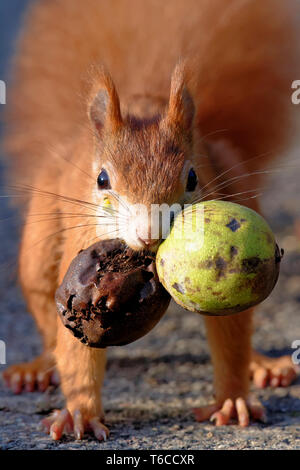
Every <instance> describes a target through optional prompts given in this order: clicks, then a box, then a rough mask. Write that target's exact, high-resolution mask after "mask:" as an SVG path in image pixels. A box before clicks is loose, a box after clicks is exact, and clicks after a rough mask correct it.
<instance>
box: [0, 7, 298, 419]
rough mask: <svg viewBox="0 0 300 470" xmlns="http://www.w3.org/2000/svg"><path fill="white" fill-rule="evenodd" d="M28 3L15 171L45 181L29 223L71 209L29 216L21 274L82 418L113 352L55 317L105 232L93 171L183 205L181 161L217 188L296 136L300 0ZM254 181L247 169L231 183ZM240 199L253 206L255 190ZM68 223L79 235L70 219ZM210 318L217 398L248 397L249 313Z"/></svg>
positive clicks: (136, 195) (12, 142)
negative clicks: (74, 268)
mask: <svg viewBox="0 0 300 470" xmlns="http://www.w3.org/2000/svg"><path fill="white" fill-rule="evenodd" d="M35 3H36V4H34V6H33V7H32V8H31V9H30V11H29V13H28V16H27V19H26V26H25V28H24V30H23V32H22V34H21V37H20V40H19V45H18V52H17V55H16V59H15V64H14V69H13V70H14V73H15V75H14V80H13V84H12V86H11V88H10V91H9V94H8V97H9V99H8V102H9V103H11V104H10V107H9V112H8V114H7V122H8V132H7V136H6V139H5V146H6V149H7V153H8V154H9V155H10V156H11V159H10V161H11V163H12V166H11V175H10V178H11V181H13V183H14V184H24V183H26V184H29V185H31V186H34V187H35V188H37V189H38V190H40V189H41V190H44V191H47V192H48V193H45V192H44V193H41V192H40V191H38V190H35V191H34V192H33V191H32V190H29V189H28V188H27V190H23V189H20V191H21V193H24V194H25V195H28V194H29V198H27V203H28V207H27V212H26V220H27V221H29V220H32V217H33V218H34V217H35V214H38V213H44V214H45V213H47V212H48V213H52V214H53V213H59V214H66V213H70V212H76V215H74V214H73V216H72V217H70V218H67V217H57V218H55V217H51V218H46V220H43V221H41V222H39V223H38V224H34V225H27V226H25V229H24V233H23V238H22V246H21V252H20V277H21V281H22V286H23V290H24V293H25V296H26V298H27V301H28V305H29V307H30V309H31V311H32V312H33V314H34V316H35V318H36V320H37V323H38V325H39V328H40V330H41V332H42V334H43V336H44V338H45V349H46V352H47V354H49V353H51V351H52V349H53V347H54V344H55V343H56V349H55V357H56V362H57V366H58V369H59V372H60V375H61V381H62V387H63V391H64V394H65V396H66V399H67V406H68V408H69V409H70V411H71V412H74V410H76V409H81V410H82V412H83V414H84V416H85V419H88V418H91V417H93V416H96V415H102V405H101V400H100V397H99V393H98V388H99V387H100V385H101V383H102V377H103V372H104V363H105V357H104V353H103V352H101V351H100V352H99V351H94V350H90V349H89V348H86V347H85V346H82V345H81V344H80V343H79V342H78V340H76V339H75V338H73V337H72V336H71V334H70V333H69V332H68V331H67V330H65V329H64V328H63V327H62V325H61V323H60V322H58V326H57V325H56V318H55V312H54V310H55V309H54V303H53V295H54V292H55V289H56V287H57V286H58V284H59V283H60V282H61V280H62V278H63V276H64V274H65V272H66V270H67V268H68V266H69V264H70V262H71V260H72V259H73V258H74V256H75V255H76V254H77V252H78V251H79V250H80V249H83V248H86V247H88V246H89V245H90V244H91V243H92V242H93V241H95V240H96V238H97V236H99V235H98V233H96V228H95V226H93V225H92V224H90V225H89V224H88V222H87V218H86V217H87V215H91V214H93V213H94V212H93V211H95V206H94V205H93V204H95V199H94V196H93V194H94V192H95V190H96V180H97V174H98V172H99V171H100V169H101V167H102V165H103V164H105V165H106V164H108V165H109V166H110V168H111V179H112V184H113V189H115V190H116V191H117V192H118V194H119V195H120V196H121V197H124V198H126V200H127V201H129V202H130V203H136V202H138V203H144V204H146V205H148V206H150V204H152V203H158V204H160V203H162V202H167V203H169V204H171V203H173V202H177V201H182V195H183V193H184V182H183V181H182V178H181V176H182V172H183V171H184V164H185V162H186V161H187V160H190V161H191V162H192V164H193V166H194V168H195V169H196V171H197V174H198V178H199V181H200V183H201V185H202V186H205V187H206V191H207V192H210V194H209V198H212V196H213V194H214V186H215V185H214V184H213V183H212V181H213V180H214V178H216V177H218V178H219V179H218V180H217V183H221V182H223V181H225V180H226V179H227V178H228V176H229V177H234V176H240V175H242V174H243V173H244V172H245V171H249V170H251V171H252V170H254V169H255V170H257V169H259V168H261V167H262V165H265V164H266V163H267V161H268V160H269V158H270V157H272V156H275V155H276V154H278V153H279V152H280V150H281V149H282V148H283V147H284V146H286V145H287V142H288V136H289V131H290V129H291V125H290V124H291V121H290V116H291V111H292V105H291V102H290V86H291V83H292V81H293V80H294V79H295V78H296V74H297V67H298V66H299V61H298V55H297V52H298V51H296V45H297V44H298V42H299V38H298V37H297V26H298V25H297V23H296V19H295V18H296V17H297V14H298V13H299V4H298V2H297V0H288V1H285V2H282V0H264V1H261V0H230V1H228V2H224V0H214V1H213V2H212V1H211V0H201V1H199V0H177V1H174V0H164V1H163V2H161V1H160V0H143V1H140V0H130V1H128V0H110V1H108V0H85V1H82V0H51V2H46V1H37V2H35ZM224 4H226V6H225V7H224ZM180 58H182V59H184V62H181V63H180V64H179V65H178V66H177V67H176V68H175V71H174V73H173V76H172V81H171V93H170V78H171V75H172V72H173V70H174V67H175V65H176V63H177V62H178V60H179V59H180ZM99 63H101V64H104V65H105V67H103V66H100V67H99V66H98V64H99ZM106 69H107V70H109V73H108V72H106ZM111 77H113V80H114V82H115V84H116V87H115V85H114V83H113V81H112V79H111ZM116 90H118V92H119V95H118V94H117V91H116ZM169 95H170V98H169ZM119 96H120V101H121V105H120V103H119ZM205 156H206V157H208V158H205ZM254 157H255V158H254ZM66 160H68V162H67V161H66ZM95 162H96V167H97V168H95V165H94V166H93V164H94V163H95ZM97 165H98V166H97ZM226 170H228V171H229V170H230V172H229V173H227V174H224V176H223V177H220V176H219V175H220V173H222V172H226ZM255 185H257V178H255V177H254V176H253V177H252V178H250V179H246V180H245V179H240V180H237V181H236V182H234V183H232V185H231V186H230V187H229V188H225V189H224V191H225V192H227V194H230V193H235V192H239V191H245V190H247V189H249V188H252V187H255ZM224 191H223V192H224ZM54 193H55V194H59V195H60V197H54V196H53V194H54ZM65 196H67V198H68V199H66V197H65ZM70 198H73V199H72V200H71V199H70ZM78 199H80V200H84V201H87V203H88V205H86V204H80V203H79V202H78ZM98 203H99V201H98ZM245 204H248V205H251V206H252V207H253V208H255V209H258V206H257V204H256V203H255V202H253V201H252V202H245ZM116 207H118V206H117V205H116ZM74 217H75V219H74ZM74 220H75V224H76V225H77V226H81V229H80V230H74V229H73V228H72V227H73V225H74ZM53 234H54V235H53ZM103 236H108V234H105V232H104V233H103ZM32 246H35V247H36V248H35V253H34V256H33V255H32V252H30V247H32ZM46 260H47V262H46ZM37 286H38V289H37ZM48 319H49V321H48ZM246 320H247V321H246ZM206 323H207V327H208V336H209V340H210V343H211V347H212V356H213V361H214V366H215V384H216V395H217V401H219V402H220V403H221V402H222V401H223V400H224V399H226V398H228V397H232V398H237V397H239V396H242V397H244V398H245V397H246V396H247V393H248V386H249V384H248V365H249V361H250V354H251V346H250V336H251V331H250V330H251V312H249V314H247V318H246V316H245V315H243V316H235V317H231V318H226V319H219V318H218V319H214V318H208V319H207V321H206ZM57 331H58V333H57Z"/></svg>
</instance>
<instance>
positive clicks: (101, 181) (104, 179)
mask: <svg viewBox="0 0 300 470" xmlns="http://www.w3.org/2000/svg"><path fill="white" fill-rule="evenodd" d="M97 184H98V188H99V189H110V187H111V186H110V181H109V176H108V173H107V171H106V170H104V169H103V168H102V170H101V171H100V173H99V176H98V178H97Z"/></svg>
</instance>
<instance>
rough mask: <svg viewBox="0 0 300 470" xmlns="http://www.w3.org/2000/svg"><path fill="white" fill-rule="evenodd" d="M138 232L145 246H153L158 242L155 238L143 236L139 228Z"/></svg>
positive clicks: (139, 238)
mask: <svg viewBox="0 0 300 470" xmlns="http://www.w3.org/2000/svg"><path fill="white" fill-rule="evenodd" d="M136 234H137V237H138V240H139V242H141V243H143V245H145V247H147V248H151V247H152V246H154V245H156V243H157V240H154V239H153V238H145V237H144V236H141V235H140V234H139V232H138V230H137V231H136Z"/></svg>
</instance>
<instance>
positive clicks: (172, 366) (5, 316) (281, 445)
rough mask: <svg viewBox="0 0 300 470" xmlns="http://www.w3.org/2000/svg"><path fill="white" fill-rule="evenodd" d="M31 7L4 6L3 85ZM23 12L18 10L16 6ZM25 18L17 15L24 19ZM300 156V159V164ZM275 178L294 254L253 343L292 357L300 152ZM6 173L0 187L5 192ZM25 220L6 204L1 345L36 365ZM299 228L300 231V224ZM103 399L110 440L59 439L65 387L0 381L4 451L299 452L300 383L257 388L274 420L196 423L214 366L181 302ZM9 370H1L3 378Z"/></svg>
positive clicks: (298, 331) (267, 207) (0, 242)
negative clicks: (24, 263)
mask: <svg viewBox="0 0 300 470" xmlns="http://www.w3.org/2000/svg"><path fill="white" fill-rule="evenodd" d="M24 3H26V2H24V1H22V2H21V1H16V0H12V1H11V0H10V1H9V0H5V1H3V2H1V3H0V18H1V19H0V32H1V33H0V34H1V36H0V41H1V48H0V49H1V50H0V79H1V77H3V74H4V66H5V63H6V60H7V57H8V55H9V53H10V50H11V40H12V38H13V37H14V34H15V29H16V27H17V25H18V16H19V13H20V9H18V7H19V8H20V5H21V4H24ZM16 8H17V9H16ZM16 12H17V13H18V14H17V15H16ZM295 160H298V162H297V163H295ZM283 161H284V162H285V163H284V168H283V170H282V171H280V172H275V173H274V174H273V173H271V174H270V176H269V178H268V181H267V186H266V190H265V191H264V194H263V197H262V200H263V207H264V213H265V215H266V218H267V220H268V221H269V222H270V224H271V226H272V228H273V230H274V232H275V234H276V237H277V240H278V242H279V244H280V246H282V247H283V248H284V249H285V252H286V254H285V257H284V260H283V262H282V269H281V275H280V279H279V282H278V284H277V286H276V288H275V290H274V291H273V293H272V295H271V296H270V297H269V298H268V299H267V300H266V301H265V302H263V304H261V305H260V306H259V308H258V312H257V315H256V318H255V323H256V327H257V329H256V333H255V335H254V344H255V346H256V347H257V348H259V350H261V351H265V352H267V353H268V354H270V355H273V356H276V355H279V354H282V353H291V352H292V350H291V349H290V346H291V343H292V342H293V341H294V340H296V339H299V340H300V312H299V311H300V241H299V240H300V234H299V238H297V236H296V228H295V220H296V218H297V217H300V204H299V201H300V184H299V181H300V155H297V151H295V152H294V153H293V154H290V155H289V156H288V157H284V156H283ZM1 175H2V171H0V188H2V189H1V190H0V191H1V192H2V194H4V193H5V189H4V187H3V180H1ZM20 226H21V224H20V221H19V219H18V217H17V214H16V213H15V212H14V211H13V210H12V209H11V208H9V207H8V204H7V201H6V199H1V200H0V247H1V249H0V339H2V340H4V341H5V342H6V345H7V363H8V364H13V363H15V362H19V361H24V360H30V359H31V358H32V357H34V355H35V354H37V353H38V352H39V351H40V342H39V338H38V335H37V333H36V330H35V326H34V323H33V321H32V319H31V317H30V315H28V313H27V312H26V307H25V305H24V302H23V300H22V297H21V294H20V292H19V289H18V287H17V284H16V276H15V272H16V269H15V266H16V252H17V245H18V234H19V231H20ZM298 232H300V229H299V227H298ZM108 358H109V359H108V371H107V375H106V380H105V385H104V393H103V401H104V406H105V410H106V420H107V423H108V426H109V427H110V430H111V436H110V439H109V440H108V441H107V442H106V443H98V442H96V441H94V440H93V439H92V438H89V437H87V438H85V439H84V440H83V441H82V442H74V441H73V439H72V438H70V437H66V438H64V439H63V440H62V441H61V442H52V441H51V440H50V439H49V437H48V436H46V435H44V434H43V432H42V431H40V429H39V422H40V420H41V419H42V418H43V417H44V416H45V415H47V414H48V413H49V412H51V410H53V409H54V408H57V407H60V406H62V405H63V397H62V395H61V393H60V391H59V389H55V388H50V389H49V390H48V391H47V393H45V394H41V393H38V392H35V393H32V394H24V395H19V396H15V395H13V394H12V393H10V392H9V391H7V390H6V389H5V388H4V385H3V384H2V383H1V382H0V449H296V448H298V449H299V448H300V440H299V436H300V380H299V379H298V381H297V382H296V383H295V384H293V385H292V386H291V387H288V388H286V389H281V388H279V389H275V390H273V389H270V388H267V389H265V390H262V391H255V392H254V393H255V394H256V396H257V397H259V398H261V399H262V401H263V403H264V405H265V406H266V409H267V413H268V423H267V424H252V425H251V426H250V427H249V428H246V429H241V428H239V427H238V426H236V425H232V426H228V427H224V428H216V427H214V426H213V425H212V424H209V423H204V424H199V423H196V422H195V421H194V419H193V416H192V413H191V409H192V408H193V407H195V406H198V405H201V404H205V403H206V402H207V401H208V400H210V399H211V398H212V367H211V363H210V359H209V351H208V347H207V341H206V337H205V331H204V326H203V321H202V318H201V316H200V315H197V314H194V313H190V312H185V311H183V310H181V309H179V308H177V307H174V305H173V306H172V308H171V309H170V310H169V312H168V313H167V314H166V315H165V317H164V318H163V319H162V321H161V322H160V324H159V325H158V326H157V327H156V328H155V329H154V330H153V331H152V332H151V333H150V334H148V335H147V336H146V337H145V338H143V339H141V340H139V341H137V342H136V343H133V344H131V345H129V346H125V347H121V348H111V349H110V350H109V354H108ZM3 369H4V366H1V365H0V372H1V371H2V370H3Z"/></svg>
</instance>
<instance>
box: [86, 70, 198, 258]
mask: <svg viewBox="0 0 300 470" xmlns="http://www.w3.org/2000/svg"><path fill="white" fill-rule="evenodd" d="M186 81H187V78H186V68H185V66H184V64H183V63H180V64H178V65H177V66H176V67H175V70H174V72H173V75H172V78H171V87H170V97H169V102H168V104H167V106H166V109H165V110H164V112H162V113H161V114H157V115H154V116H153V117H151V118H147V119H140V118H136V117H135V116H132V115H127V116H124V117H123V116H122V115H121V110H120V101H119V97H118V94H117V91H116V88H115V86H114V83H113V81H112V79H111V77H110V75H109V73H108V72H107V71H106V70H105V69H104V68H100V69H97V73H96V75H95V74H94V83H93V86H92V91H91V93H90V99H89V102H88V116H89V120H90V123H91V124H92V128H93V133H94V136H95V138H94V149H95V150H94V162H93V174H94V177H95V185H97V190H96V191H95V201H96V203H97V204H99V214H102V217H103V215H105V214H107V219H108V220H111V221H112V222H114V223H112V225H115V222H116V220H113V219H117V227H116V228H115V236H116V238H122V239H123V240H124V241H125V242H126V243H127V244H128V245H129V246H130V247H131V248H133V249H135V250H143V249H150V250H152V251H155V249H156V248H157V247H158V244H159V241H160V240H161V238H164V237H165V236H167V234H164V233H162V226H161V225H162V221H161V218H162V216H161V215H159V213H160V212H161V208H162V207H163V210H164V211H165V212H164V214H165V215H163V217H167V218H168V217H170V221H172V219H173V218H174V216H175V215H176V213H177V212H179V211H180V210H181V208H182V206H183V205H184V204H188V203H189V201H191V198H192V197H193V196H195V192H197V190H199V185H198V178H197V165H196V161H195V160H196V159H195V157H194V143H193V142H194V138H193V134H194V132H193V122H194V118H195V106H194V102H193V99H192V97H191V95H190V93H189V91H188V88H187V85H186ZM168 208H169V215H168V214H167V213H168ZM169 226H170V223H169ZM110 228H111V227H108V232H109V230H110ZM111 233H112V232H111Z"/></svg>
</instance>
